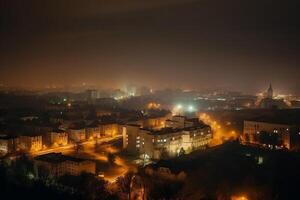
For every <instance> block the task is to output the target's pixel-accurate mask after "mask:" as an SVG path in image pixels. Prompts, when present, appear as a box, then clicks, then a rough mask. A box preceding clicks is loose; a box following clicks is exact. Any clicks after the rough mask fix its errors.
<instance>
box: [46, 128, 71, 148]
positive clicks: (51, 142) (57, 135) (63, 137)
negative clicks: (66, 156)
mask: <svg viewBox="0 0 300 200" xmlns="http://www.w3.org/2000/svg"><path fill="white" fill-rule="evenodd" d="M44 141H45V142H44V143H45V145H46V146H47V147H57V146H64V145H67V144H68V134H67V133H66V132H65V131H63V130H54V131H51V132H49V133H46V135H45V140H44Z"/></svg>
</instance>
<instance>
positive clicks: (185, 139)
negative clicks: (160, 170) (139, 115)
mask: <svg viewBox="0 0 300 200" xmlns="http://www.w3.org/2000/svg"><path fill="white" fill-rule="evenodd" d="M166 126H167V127H165V128H162V129H160V130H153V129H143V128H140V126H138V125H134V124H132V125H127V126H126V131H124V132H123V142H124V145H123V146H124V148H125V149H126V150H127V151H128V152H130V153H134V154H139V155H140V156H142V157H147V158H150V159H156V160H158V159H161V158H169V157H176V156H178V155H180V154H183V153H190V152H192V151H194V150H197V149H202V148H205V147H206V146H207V145H208V143H209V142H210V141H211V139H212V131H211V128H210V126H208V125H205V124H203V123H200V122H199V120H198V119H187V118H185V117H184V116H174V117H173V118H172V119H171V120H167V122H166Z"/></svg>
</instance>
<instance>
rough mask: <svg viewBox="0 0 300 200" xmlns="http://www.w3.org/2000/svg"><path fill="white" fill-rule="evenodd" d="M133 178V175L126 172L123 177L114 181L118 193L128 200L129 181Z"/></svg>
mask: <svg viewBox="0 0 300 200" xmlns="http://www.w3.org/2000/svg"><path fill="white" fill-rule="evenodd" d="M133 177H134V173H132V172H128V173H126V174H125V175H124V176H120V177H118V178H117V181H116V183H117V186H118V188H119V190H120V192H122V193H124V194H126V195H127V196H128V199H130V189H131V181H132V178H133Z"/></svg>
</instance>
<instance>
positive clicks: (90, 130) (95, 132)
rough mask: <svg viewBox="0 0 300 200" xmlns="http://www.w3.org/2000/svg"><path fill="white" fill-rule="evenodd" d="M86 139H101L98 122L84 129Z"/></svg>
mask: <svg viewBox="0 0 300 200" xmlns="http://www.w3.org/2000/svg"><path fill="white" fill-rule="evenodd" d="M85 131H86V137H87V139H88V140H90V139H96V138H100V137H101V129H100V127H99V124H98V122H94V123H92V124H90V125H89V126H88V127H86V128H85Z"/></svg>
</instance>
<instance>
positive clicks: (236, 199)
mask: <svg viewBox="0 0 300 200" xmlns="http://www.w3.org/2000/svg"><path fill="white" fill-rule="evenodd" d="M231 200H249V199H248V197H246V196H244V195H242V196H232V197H231Z"/></svg>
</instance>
